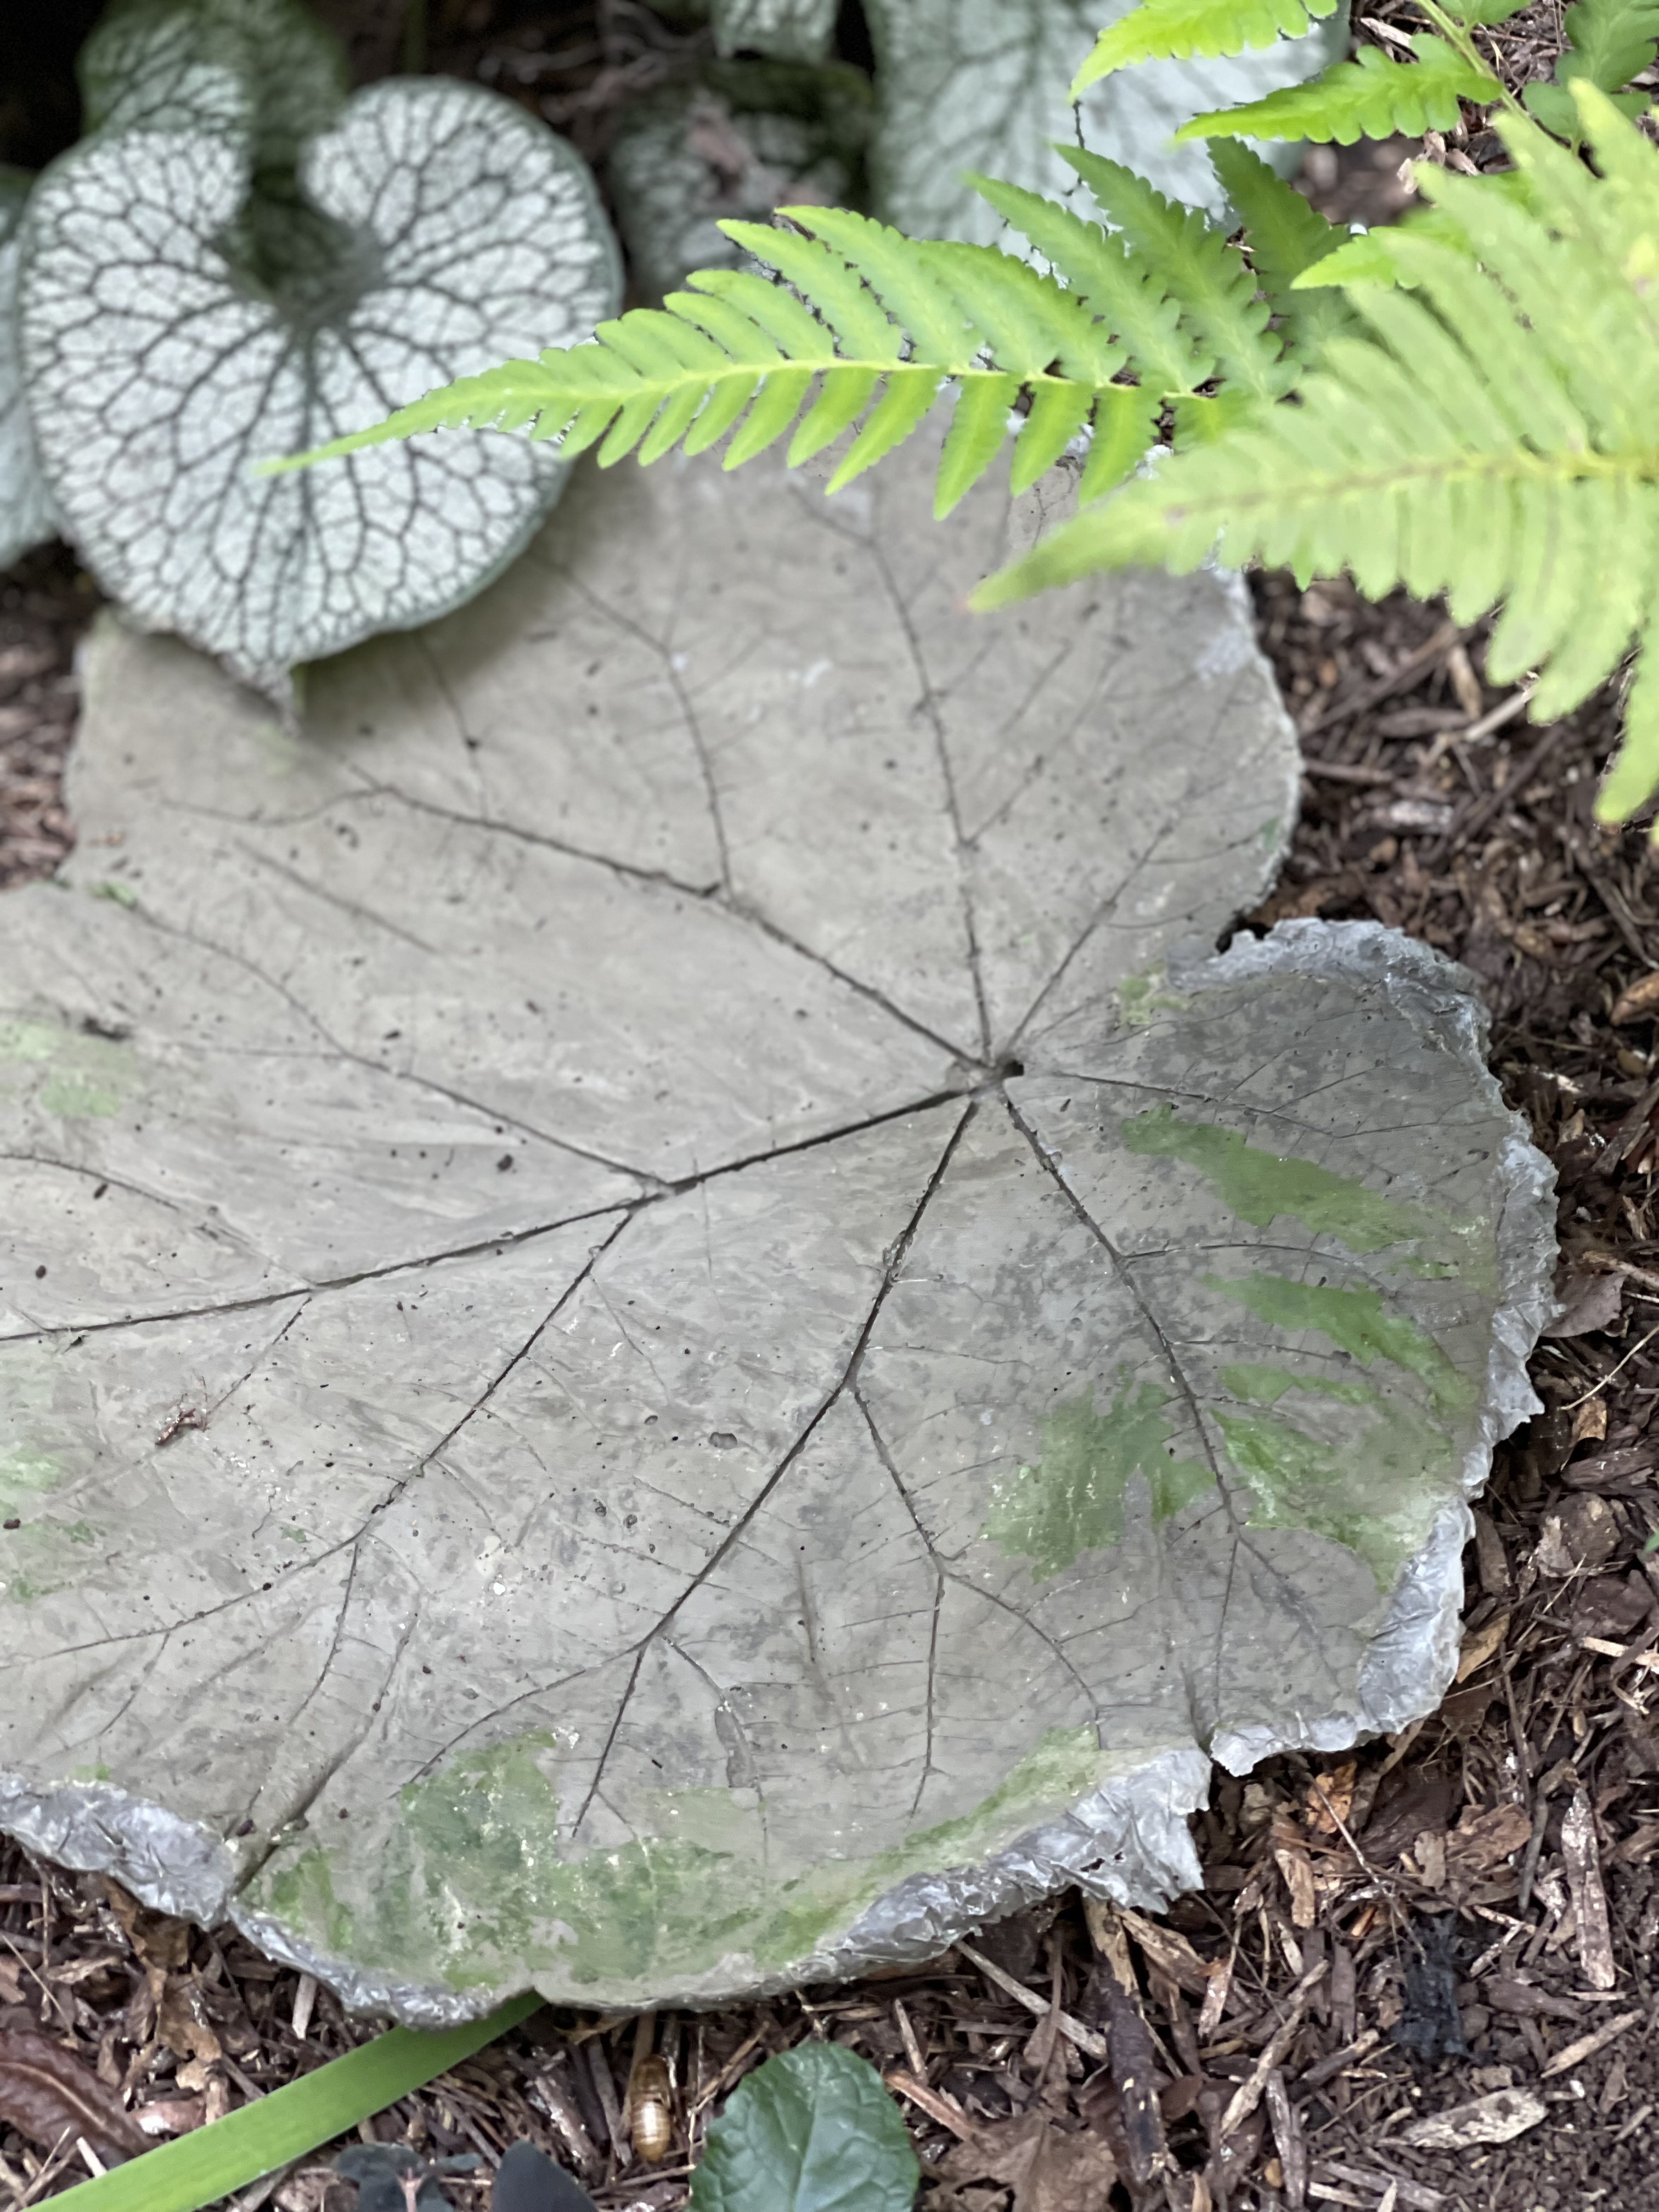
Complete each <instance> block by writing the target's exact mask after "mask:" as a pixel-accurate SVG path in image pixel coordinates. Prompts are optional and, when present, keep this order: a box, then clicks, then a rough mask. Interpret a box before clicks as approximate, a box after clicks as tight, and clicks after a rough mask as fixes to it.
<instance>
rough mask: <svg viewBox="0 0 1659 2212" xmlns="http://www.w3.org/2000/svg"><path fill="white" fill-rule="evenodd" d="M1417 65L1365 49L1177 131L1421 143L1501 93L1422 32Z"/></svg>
mask: <svg viewBox="0 0 1659 2212" xmlns="http://www.w3.org/2000/svg"><path fill="white" fill-rule="evenodd" d="M1412 51H1413V53H1414V54H1415V55H1416V56H1417V59H1416V60H1415V61H1414V62H1396V61H1393V60H1391V59H1390V58H1389V56H1388V55H1387V54H1385V53H1384V52H1383V49H1382V48H1381V47H1380V46H1362V47H1361V48H1360V50H1359V52H1358V54H1356V55H1355V57H1354V58H1353V59H1352V61H1351V62H1338V63H1337V64H1335V65H1334V67H1333V68H1331V69H1328V70H1325V71H1324V72H1323V74H1322V75H1321V76H1316V77H1315V78H1313V79H1312V80H1311V82H1309V83H1307V84H1293V85H1290V86H1287V87H1286V88H1285V90H1284V91H1283V92H1272V93H1269V94H1268V95H1267V98H1266V99H1265V100H1251V101H1249V103H1248V104H1247V105H1246V106H1243V107H1225V108H1217V109H1214V110H1212V112H1210V113H1208V114H1206V115H1195V116H1194V118H1193V119H1192V121H1191V122H1190V123H1187V124H1183V125H1182V127H1181V129H1180V130H1179V131H1176V134H1175V135H1176V140H1177V141H1180V140H1182V139H1183V138H1216V137H1231V138H1315V139H1318V140H1320V141H1322V142H1325V141H1328V140H1330V139H1333V138H1334V140H1335V141H1336V143H1337V144H1338V145H1339V146H1352V144H1353V143H1354V141H1355V140H1356V139H1358V138H1388V137H1393V136H1394V135H1395V132H1398V133H1399V134H1400V135H1401V137H1407V138H1420V137H1422V135H1423V133H1424V132H1425V131H1451V130H1455V128H1456V126H1457V123H1458V121H1459V112H1458V105H1457V104H1458V102H1459V100H1472V101H1474V103H1475V105H1476V106H1486V105H1487V104H1488V103H1489V102H1491V101H1492V100H1498V99H1500V98H1501V97H1502V95H1503V90H1504V88H1503V87H1502V85H1500V84H1499V83H1498V80H1497V78H1496V77H1494V76H1488V75H1487V73H1486V71H1485V70H1475V69H1471V68H1470V66H1469V64H1468V63H1467V62H1466V61H1465V60H1464V59H1463V58H1462V55H1460V54H1458V53H1457V52H1455V51H1454V50H1453V48H1452V47H1450V46H1448V45H1447V44H1446V42H1445V40H1443V39H1437V38H1436V36H1435V35H1434V33H1433V32H1432V31H1419V32H1418V33H1416V35H1415V36H1414V37H1413V40H1412Z"/></svg>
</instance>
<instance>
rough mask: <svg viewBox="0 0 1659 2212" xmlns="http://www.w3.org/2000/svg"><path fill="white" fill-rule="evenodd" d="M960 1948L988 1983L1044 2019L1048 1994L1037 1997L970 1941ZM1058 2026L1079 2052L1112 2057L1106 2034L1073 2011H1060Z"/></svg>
mask: <svg viewBox="0 0 1659 2212" xmlns="http://www.w3.org/2000/svg"><path fill="white" fill-rule="evenodd" d="M957 1950H958V1951H960V1952H961V1954H962V1955H963V1958H964V1959H970V1960H972V1961H973V1963H974V1965H975V1966H977V1967H978V1968H979V1970H980V1972H981V1974H983V1975H984V1977H985V1978H986V1980H987V1982H994V1984H996V1986H997V1988H998V1989H1000V1990H1002V1991H1003V1992H1004V1993H1005V1995H1006V1996H1011V1997H1012V1999H1013V2000H1014V2002H1015V2003H1016V2004H1020V2005H1024V2008H1025V2009H1026V2011H1027V2012H1029V2013H1030V2014H1031V2015H1033V2017H1034V2018H1036V2019H1037V2020H1042V2019H1044V2018H1045V2017H1046V2016H1047V2015H1048V2012H1049V2011H1050V2010H1051V2007H1050V2005H1049V2003H1048V1999H1047V1997H1040V1996H1038V1995H1037V1994H1036V1990H1028V1989H1027V1988H1026V1986H1025V1984H1024V1982H1017V1981H1016V1980H1015V1979H1014V1978H1013V1976H1012V1974H1006V1973H1004V1972H1003V1970H1002V1968H1001V1967H1000V1966H998V1965H997V1964H996V1962H995V1960H992V1959H987V1957H986V1956H985V1954H984V1953H983V1952H982V1951H976V1950H975V1948H974V1947H973V1945H972V1944H971V1943H958V1944H957ZM1058 2025H1059V2027H1060V2033H1061V2034H1062V2035H1063V2036H1064V2037H1065V2038H1066V2041H1067V2042H1068V2043H1074V2044H1076V2045H1077V2047H1078V2049H1079V2051H1087V2052H1088V2054H1089V2056H1090V2057H1091V2058H1109V2057H1110V2056H1111V2053H1110V2051H1109V2049H1108V2048H1107V2043H1106V2039H1105V2037H1104V2036H1103V2035H1097V2034H1096V2033H1095V2032H1094V2030H1093V2028H1091V2027H1085V2026H1084V2025H1083V2022H1082V2021H1080V2020H1073V2017H1072V2015H1071V2014H1070V2013H1068V2012H1063V2013H1061V2014H1060V2018H1059V2022H1058Z"/></svg>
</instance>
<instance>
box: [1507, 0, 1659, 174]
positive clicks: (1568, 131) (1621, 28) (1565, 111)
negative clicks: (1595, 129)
mask: <svg viewBox="0 0 1659 2212" xmlns="http://www.w3.org/2000/svg"><path fill="white" fill-rule="evenodd" d="M1561 30H1562V34H1563V36H1564V37H1565V40H1566V42H1567V51H1566V52H1565V53H1564V54H1563V55H1562V56H1561V58H1560V59H1559V61H1558V62H1557V64H1556V65H1555V82H1553V84H1543V83H1540V82H1534V83H1531V84H1529V85H1528V86H1527V87H1526V88H1525V89H1524V90H1523V91H1522V95H1521V97H1522V100H1524V101H1525V102H1526V104H1527V106H1528V108H1530V109H1531V111H1532V112H1533V113H1534V115H1535V116H1536V117H1537V118H1538V119H1539V121H1540V122H1541V124H1543V125H1544V126H1545V128H1546V129H1547V130H1549V131H1554V132H1555V133H1556V135H1557V136H1558V137H1562V138H1569V139H1572V140H1574V141H1576V140H1577V137H1578V111H1577V108H1576V107H1575V106H1574V105H1573V99H1572V94H1571V89H1570V88H1571V85H1572V83H1573V82H1574V80H1575V79H1577V78H1583V79H1584V80H1586V81H1587V82H1589V83H1591V84H1593V85H1595V86H1597V87H1599V88H1600V89H1601V91H1602V92H1605V93H1607V94H1610V95H1612V96H1613V105H1614V106H1616V107H1618V108H1620V110H1622V112H1624V113H1625V114H1626V115H1631V116H1636V115H1640V114H1641V113H1642V112H1643V111H1644V109H1645V108H1646V107H1647V106H1648V105H1649V101H1648V99H1647V95H1646V94H1644V93H1640V92H1629V93H1624V94H1620V86H1621V85H1626V84H1628V83H1629V82H1630V81H1631V79H1632V77H1633V76H1640V75H1641V73H1642V71H1643V70H1645V69H1647V68H1648V67H1649V66H1650V64H1651V63H1652V61H1653V58H1654V55H1655V54H1656V52H1659V0H1577V4H1576V5H1575V6H1573V7H1571V8H1569V9H1568V10H1567V12H1566V14H1565V15H1564V16H1563V17H1562V19H1561Z"/></svg>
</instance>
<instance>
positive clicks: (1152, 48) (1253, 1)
mask: <svg viewBox="0 0 1659 2212" xmlns="http://www.w3.org/2000/svg"><path fill="white" fill-rule="evenodd" d="M1517 4H1524V0H1517ZM1336 9H1337V0H1144V4H1143V5H1142V6H1140V7H1139V8H1132V9H1130V10H1129V12H1128V14H1127V15H1121V16H1120V17H1119V18H1118V20H1117V21H1116V22H1115V23H1113V24H1111V25H1110V26H1109V27H1108V28H1107V29H1105V30H1103V32H1102V33H1101V34H1100V36H1099V38H1098V39H1097V41H1096V42H1095V48H1094V52H1092V53H1091V55H1090V56H1089V58H1088V60H1087V61H1086V62H1085V63H1084V64H1083V66H1082V68H1081V69H1080V70H1079V71H1078V73H1077V76H1076V77H1075V79H1074V80H1073V85H1072V90H1071V97H1072V99H1073V100H1081V99H1082V97H1083V95H1084V94H1085V92H1086V91H1087V90H1088V89H1089V87H1090V86H1091V84H1097V83H1098V82H1099V81H1100V79H1101V78H1102V77H1103V76H1110V75H1111V73H1112V71H1113V70H1121V69H1129V68H1132V67H1133V65H1134V64H1136V63H1137V62H1162V61H1181V62H1184V61H1194V60H1199V61H1212V60H1214V59H1215V58H1218V56H1220V55H1223V54H1242V53H1243V52H1246V51H1247V50H1248V49H1249V48H1251V47H1261V46H1277V45H1278V44H1279V40H1280V39H1281V38H1285V39H1297V38H1300V37H1301V36H1302V35H1303V33H1304V32H1306V31H1308V30H1309V29H1310V28H1311V27H1312V23H1313V22H1314V21H1316V20H1318V19H1319V18H1321V17H1323V16H1326V15H1334V14H1335V13H1336Z"/></svg>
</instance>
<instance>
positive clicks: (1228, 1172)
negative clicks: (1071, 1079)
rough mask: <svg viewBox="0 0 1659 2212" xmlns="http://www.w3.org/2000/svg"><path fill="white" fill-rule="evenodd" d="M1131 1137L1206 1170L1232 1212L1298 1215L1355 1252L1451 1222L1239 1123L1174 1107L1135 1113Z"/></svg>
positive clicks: (1129, 1124) (1257, 1221)
mask: <svg viewBox="0 0 1659 2212" xmlns="http://www.w3.org/2000/svg"><path fill="white" fill-rule="evenodd" d="M1123 1141H1124V1143H1125V1144H1126V1145H1127V1146H1128V1148H1129V1150H1130V1151H1131V1152H1138V1153H1140V1154H1141V1155H1143V1156H1144V1157H1146V1158H1152V1159H1177V1160H1184V1161H1186V1163H1187V1164H1188V1166H1189V1167H1195V1168H1196V1169H1198V1170H1199V1172H1200V1174H1201V1175H1202V1176H1205V1177H1206V1180H1207V1181H1208V1182H1209V1183H1210V1185H1211V1187H1212V1189H1213V1190H1214V1192H1215V1194H1216V1196H1217V1197H1218V1199H1219V1200H1220V1201H1221V1203H1222V1204H1223V1206H1225V1207H1226V1209H1227V1211H1228V1212H1230V1213H1232V1214H1236V1215H1237V1217H1238V1218H1239V1219H1240V1220H1241V1221H1248V1222H1249V1224H1250V1225H1251V1226H1252V1227H1253V1228H1256V1229H1265V1228H1266V1227H1267V1224H1268V1223H1269V1222H1270V1221H1272V1220H1273V1218H1274V1217H1275V1216H1276V1215H1278V1214H1281V1213H1285V1214H1294V1215H1295V1217H1296V1218H1297V1220H1298V1221H1300V1222H1301V1223H1303V1224H1304V1226H1305V1227H1306V1228H1308V1229H1310V1231H1312V1232H1313V1234H1314V1235H1315V1236H1316V1237H1338V1238H1340V1241H1341V1242H1342V1243H1344V1244H1346V1246H1347V1248H1348V1249H1349V1251H1351V1252H1382V1251H1385V1250H1386V1249H1388V1247H1389V1245H1391V1244H1406V1243H1413V1242H1415V1241H1416V1240H1417V1239H1418V1238H1419V1237H1426V1236H1430V1235H1432V1234H1435V1233H1436V1232H1437V1231H1441V1232H1443V1231H1444V1229H1445V1227H1446V1224H1445V1223H1444V1222H1443V1221H1439V1220H1437V1218H1436V1217H1435V1216H1434V1215H1433V1214H1431V1212H1428V1211H1427V1209H1426V1208H1425V1207H1422V1206H1407V1205H1403V1204H1401V1202H1400V1201H1399V1200H1395V1199H1391V1198H1384V1197H1383V1195H1382V1194H1381V1193H1380V1192H1378V1191H1374V1190H1372V1189H1371V1188H1370V1185H1369V1184H1367V1183H1363V1182H1360V1181H1359V1180H1358V1177H1357V1176H1342V1175H1336V1174H1334V1173H1333V1172H1332V1170H1330V1169H1329V1168H1322V1167H1316V1165H1315V1164H1314V1163H1313V1162H1312V1161H1311V1160H1304V1159H1298V1158H1297V1157H1296V1155H1295V1154H1294V1153H1293V1152H1268V1151H1267V1149H1266V1148H1265V1147H1264V1146H1261V1145H1252V1144H1249V1143H1248V1142H1247V1141H1246V1139H1244V1138H1243V1137H1241V1136H1240V1135H1239V1133H1238V1132H1237V1130H1236V1129H1222V1128H1218V1127H1216V1125H1215V1124H1214V1123H1213V1122H1211V1121H1187V1120H1185V1119H1183V1118H1182V1116H1181V1115H1178V1114H1177V1113H1176V1110H1175V1109H1174V1107H1173V1106H1170V1105H1163V1106H1154V1107H1152V1108H1150V1109H1148V1110H1147V1112H1146V1113H1144V1114H1136V1115H1132V1116H1131V1118H1130V1119H1129V1120H1128V1121H1125V1123H1124V1124H1123Z"/></svg>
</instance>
